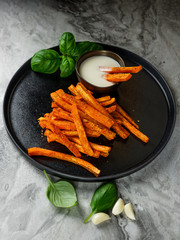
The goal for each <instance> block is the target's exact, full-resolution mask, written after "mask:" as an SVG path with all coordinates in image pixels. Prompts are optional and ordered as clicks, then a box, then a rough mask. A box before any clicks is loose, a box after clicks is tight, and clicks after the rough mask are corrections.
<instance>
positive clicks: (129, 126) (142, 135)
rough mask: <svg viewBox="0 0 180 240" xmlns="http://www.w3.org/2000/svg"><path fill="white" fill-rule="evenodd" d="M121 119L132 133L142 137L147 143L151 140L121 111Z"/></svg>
mask: <svg viewBox="0 0 180 240" xmlns="http://www.w3.org/2000/svg"><path fill="white" fill-rule="evenodd" d="M119 119H120V120H121V121H122V125H124V126H125V127H126V128H127V129H128V130H129V131H130V132H131V133H133V134H134V135H135V136H136V137H138V138H139V139H141V140H142V141H143V142H145V143H147V142H148V141H149V138H148V137H147V136H146V135H144V134H143V133H142V132H140V131H139V130H138V129H137V128H135V127H134V126H133V125H132V124H131V123H130V122H128V121H127V119H126V118H125V117H123V116H122V115H121V114H120V113H119Z"/></svg>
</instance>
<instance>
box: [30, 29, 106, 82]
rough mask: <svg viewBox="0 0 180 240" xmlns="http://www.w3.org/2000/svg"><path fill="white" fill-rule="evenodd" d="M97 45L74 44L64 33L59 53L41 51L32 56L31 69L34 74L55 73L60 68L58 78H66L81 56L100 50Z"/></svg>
mask: <svg viewBox="0 0 180 240" xmlns="http://www.w3.org/2000/svg"><path fill="white" fill-rule="evenodd" d="M102 49H103V47H102V46H101V45H99V44H97V43H93V42H89V41H84V42H80V43H78V44H76V42H75V38H74V35H73V34H72V33H69V32H65V33H63V34H62V36H61V37H60V39H59V51H60V53H61V54H62V55H60V54H59V53H58V52H56V51H55V50H52V49H43V50H40V51H38V52H37V53H35V54H34V56H33V57H32V59H31V68H32V70H33V71H35V72H40V73H47V74H51V73H55V72H56V71H57V70H58V69H59V68H60V72H61V73H60V76H61V77H62V78H66V77H68V76H70V75H71V74H72V72H73V71H74V70H75V64H76V61H77V60H78V59H79V57H80V56H81V55H83V54H84V53H86V52H89V51H92V50H102Z"/></svg>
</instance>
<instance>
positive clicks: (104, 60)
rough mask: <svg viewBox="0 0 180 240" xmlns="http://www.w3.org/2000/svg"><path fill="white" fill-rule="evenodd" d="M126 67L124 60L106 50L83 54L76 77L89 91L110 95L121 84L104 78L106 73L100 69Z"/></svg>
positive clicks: (77, 66)
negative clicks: (102, 67) (101, 67)
mask: <svg viewBox="0 0 180 240" xmlns="http://www.w3.org/2000/svg"><path fill="white" fill-rule="evenodd" d="M100 66H107V67H125V64H124V61H123V59H122V58H121V57H120V56H119V55H118V54H116V53H114V52H111V51H106V50H95V51H91V52H87V53H85V54H83V55H82V56H81V57H80V58H79V60H78V61H77V63H76V75H77V78H78V80H79V81H80V82H82V84H83V85H84V86H85V87H86V88H88V89H89V90H91V91H93V92H97V93H108V92H111V91H114V90H116V88H117V85H118V84H119V83H112V82H108V81H107V80H105V79H104V78H103V74H105V72H101V71H100V69H99V67H100Z"/></svg>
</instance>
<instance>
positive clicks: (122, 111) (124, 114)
mask: <svg viewBox="0 0 180 240" xmlns="http://www.w3.org/2000/svg"><path fill="white" fill-rule="evenodd" d="M115 104H116V111H117V112H119V113H120V114H121V115H123V117H125V118H126V119H127V120H128V121H129V122H130V123H132V124H133V125H134V126H135V127H136V128H137V129H139V126H138V125H137V124H136V123H135V122H134V120H133V119H132V118H131V117H130V116H129V115H128V114H127V113H126V112H125V111H124V110H123V109H122V107H120V106H119V105H118V104H117V103H115Z"/></svg>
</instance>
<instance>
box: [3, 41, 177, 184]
mask: <svg viewBox="0 0 180 240" xmlns="http://www.w3.org/2000/svg"><path fill="white" fill-rule="evenodd" d="M103 46H104V49H106V50H111V51H114V52H116V53H117V54H119V55H120V56H121V57H122V58H123V60H124V61H125V64H126V66H134V65H142V66H143V70H142V71H141V72H139V73H138V74H134V75H133V77H132V78H131V79H130V80H129V81H127V82H125V83H122V84H121V85H120V86H119V87H118V88H117V91H116V92H115V93H112V96H113V95H115V97H116V99H117V101H118V102H119V104H120V105H121V106H122V107H123V108H124V109H125V110H126V111H127V112H128V113H129V115H130V116H131V117H132V118H133V119H134V120H136V121H137V122H138V124H139V126H140V130H141V131H142V132H143V133H145V134H146V135H147V136H148V137H149V138H150V141H149V142H148V143H147V144H144V143H142V142H141V141H140V140H138V139H137V138H136V137H135V136H133V135H130V136H129V137H128V139H127V140H122V139H120V138H119V137H117V138H116V139H115V140H114V141H111V142H108V141H107V140H106V139H105V138H104V137H100V138H98V139H96V140H94V139H93V140H92V141H95V142H98V143H102V144H105V145H110V146H112V151H111V153H110V155H109V157H108V158H103V157H102V158H100V159H93V158H90V157H87V156H85V155H84V156H83V159H85V160H88V161H89V162H91V163H92V164H94V165H95V166H96V167H98V168H99V169H100V170H101V174H100V176H99V177H98V178H96V177H94V176H93V175H92V174H91V173H89V172H88V171H86V170H85V169H83V168H81V167H79V166H76V165H74V164H71V163H68V162H65V161H61V160H56V159H50V158H46V157H33V158H32V157H29V156H28V155H27V149H28V148H30V147H42V148H47V149H52V150H56V151H62V152H64V153H70V152H69V150H68V149H66V148H65V147H64V146H61V145H60V144H58V143H47V141H46V138H45V137H43V135H42V133H41V128H40V127H39V125H38V121H37V119H38V118H39V117H41V116H43V115H44V114H45V113H47V112H50V111H51V98H50V93H51V92H53V91H56V90H57V89H59V88H62V89H64V90H65V91H67V88H68V86H69V85H70V84H74V85H75V84H76V83H77V78H76V75H75V73H74V74H73V75H72V76H70V77H69V78H65V79H60V77H59V72H57V73H55V74H51V75H45V74H40V73H35V72H33V71H32V70H31V67H30V60H28V61H27V62H26V63H25V64H24V65H23V66H22V67H21V68H20V69H19V70H18V71H17V72H16V74H15V75H14V76H13V78H12V80H11V81H10V83H9V86H8V88H7V91H6V93H5V98H4V122H5V126H6V129H7V132H8V133H9V135H10V137H11V139H12V140H13V142H14V143H15V144H16V146H17V147H18V148H19V149H20V150H21V151H22V152H23V153H24V154H25V156H26V157H27V159H28V160H29V161H30V162H31V163H32V164H33V165H34V166H36V167H37V168H39V169H41V170H43V169H45V170H46V171H47V172H48V173H50V174H53V175H55V176H59V177H62V178H69V179H73V180H79V181H89V182H92V181H105V180H110V179H117V178H121V177H124V176H126V175H129V174H131V173H133V172H135V171H138V170H139V169H141V168H142V167H144V166H146V165H147V164H148V163H150V162H151V161H152V160H153V159H154V158H155V157H156V156H157V155H158V154H159V153H160V151H161V150H162V149H163V148H164V147H165V145H166V143H167V142H168V140H169V138H170V136H171V133H172V130H173V127H174V123H175V104H174V100H173V96H172V94H171V91H170V89H169V87H168V85H167V83H166V81H165V80H164V78H163V77H162V76H161V75H160V73H159V72H158V71H157V70H156V69H155V68H154V67H153V66H152V65H151V64H150V63H148V62H147V61H146V60H144V59H143V58H141V57H139V56H138V55H136V54H134V53H132V52H130V51H127V50H125V49H122V48H118V47H114V46H109V45H103ZM54 49H55V50H57V51H58V47H55V48H54ZM70 154H71V153H70Z"/></svg>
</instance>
